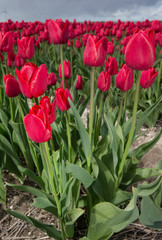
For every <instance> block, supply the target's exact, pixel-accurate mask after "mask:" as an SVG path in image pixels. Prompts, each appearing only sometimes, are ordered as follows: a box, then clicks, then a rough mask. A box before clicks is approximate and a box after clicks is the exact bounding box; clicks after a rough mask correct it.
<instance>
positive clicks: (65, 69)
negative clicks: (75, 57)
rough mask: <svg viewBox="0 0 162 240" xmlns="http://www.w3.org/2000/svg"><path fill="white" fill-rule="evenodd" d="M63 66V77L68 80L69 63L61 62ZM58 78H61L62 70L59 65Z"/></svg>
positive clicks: (69, 75) (69, 72)
mask: <svg viewBox="0 0 162 240" xmlns="http://www.w3.org/2000/svg"><path fill="white" fill-rule="evenodd" d="M63 65H64V76H65V78H70V77H71V66H70V61H68V62H67V61H65V60H64V61H63ZM59 77H60V78H62V70H61V64H60V66H59Z"/></svg>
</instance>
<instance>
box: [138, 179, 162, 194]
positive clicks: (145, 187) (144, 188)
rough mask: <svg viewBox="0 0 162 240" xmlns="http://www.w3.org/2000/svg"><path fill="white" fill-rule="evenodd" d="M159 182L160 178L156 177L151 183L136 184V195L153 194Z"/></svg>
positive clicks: (161, 180) (160, 181) (161, 181)
mask: <svg viewBox="0 0 162 240" xmlns="http://www.w3.org/2000/svg"><path fill="white" fill-rule="evenodd" d="M161 183H162V178H161V177H158V178H157V179H156V180H155V181H154V182H152V183H149V184H147V183H143V184H138V186H137V191H138V195H139V196H142V197H145V196H148V195H151V194H153V193H154V192H155V191H156V190H157V189H158V188H159V187H160V185H161Z"/></svg>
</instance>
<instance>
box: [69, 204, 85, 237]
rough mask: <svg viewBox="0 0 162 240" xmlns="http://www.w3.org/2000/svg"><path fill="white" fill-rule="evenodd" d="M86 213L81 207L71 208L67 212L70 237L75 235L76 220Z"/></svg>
mask: <svg viewBox="0 0 162 240" xmlns="http://www.w3.org/2000/svg"><path fill="white" fill-rule="evenodd" d="M83 213H84V210H83V209H81V208H74V209H72V210H69V211H68V212H67V214H66V225H65V228H66V233H67V235H68V237H69V238H70V237H73V235H74V223H75V221H76V220H77V219H78V218H79V217H80V216H81V215H82V214H83Z"/></svg>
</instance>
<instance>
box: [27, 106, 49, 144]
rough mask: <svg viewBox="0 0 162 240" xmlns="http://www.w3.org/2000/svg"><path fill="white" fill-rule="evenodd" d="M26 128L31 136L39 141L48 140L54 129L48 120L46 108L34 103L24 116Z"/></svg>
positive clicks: (35, 140) (33, 139)
mask: <svg viewBox="0 0 162 240" xmlns="http://www.w3.org/2000/svg"><path fill="white" fill-rule="evenodd" d="M24 124H25V129H26V131H27V134H28V136H29V138H30V139H31V140H32V141H34V142H37V143H42V142H47V141H48V140H49V139H50V138H51V136H52V129H51V126H50V124H49V122H48V121H47V117H46V113H45V111H44V108H42V107H41V106H38V105H34V106H33V107H32V108H31V109H30V111H29V114H28V115H26V116H25V117H24Z"/></svg>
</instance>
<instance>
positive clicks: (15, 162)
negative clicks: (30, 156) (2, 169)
mask: <svg viewBox="0 0 162 240" xmlns="http://www.w3.org/2000/svg"><path fill="white" fill-rule="evenodd" d="M0 150H2V151H3V152H5V153H6V155H7V159H9V161H11V162H8V161H6V166H7V165H8V166H9V168H10V167H11V166H12V168H11V171H12V172H14V173H15V174H16V175H17V177H18V178H19V180H20V181H22V180H23V177H22V173H21V172H20V171H19V170H18V167H19V166H21V162H20V160H19V157H18V155H17V153H16V151H15V149H14V148H13V146H12V145H11V144H10V142H9V141H8V140H7V139H6V138H5V137H4V136H2V135H1V134H0Z"/></svg>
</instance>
